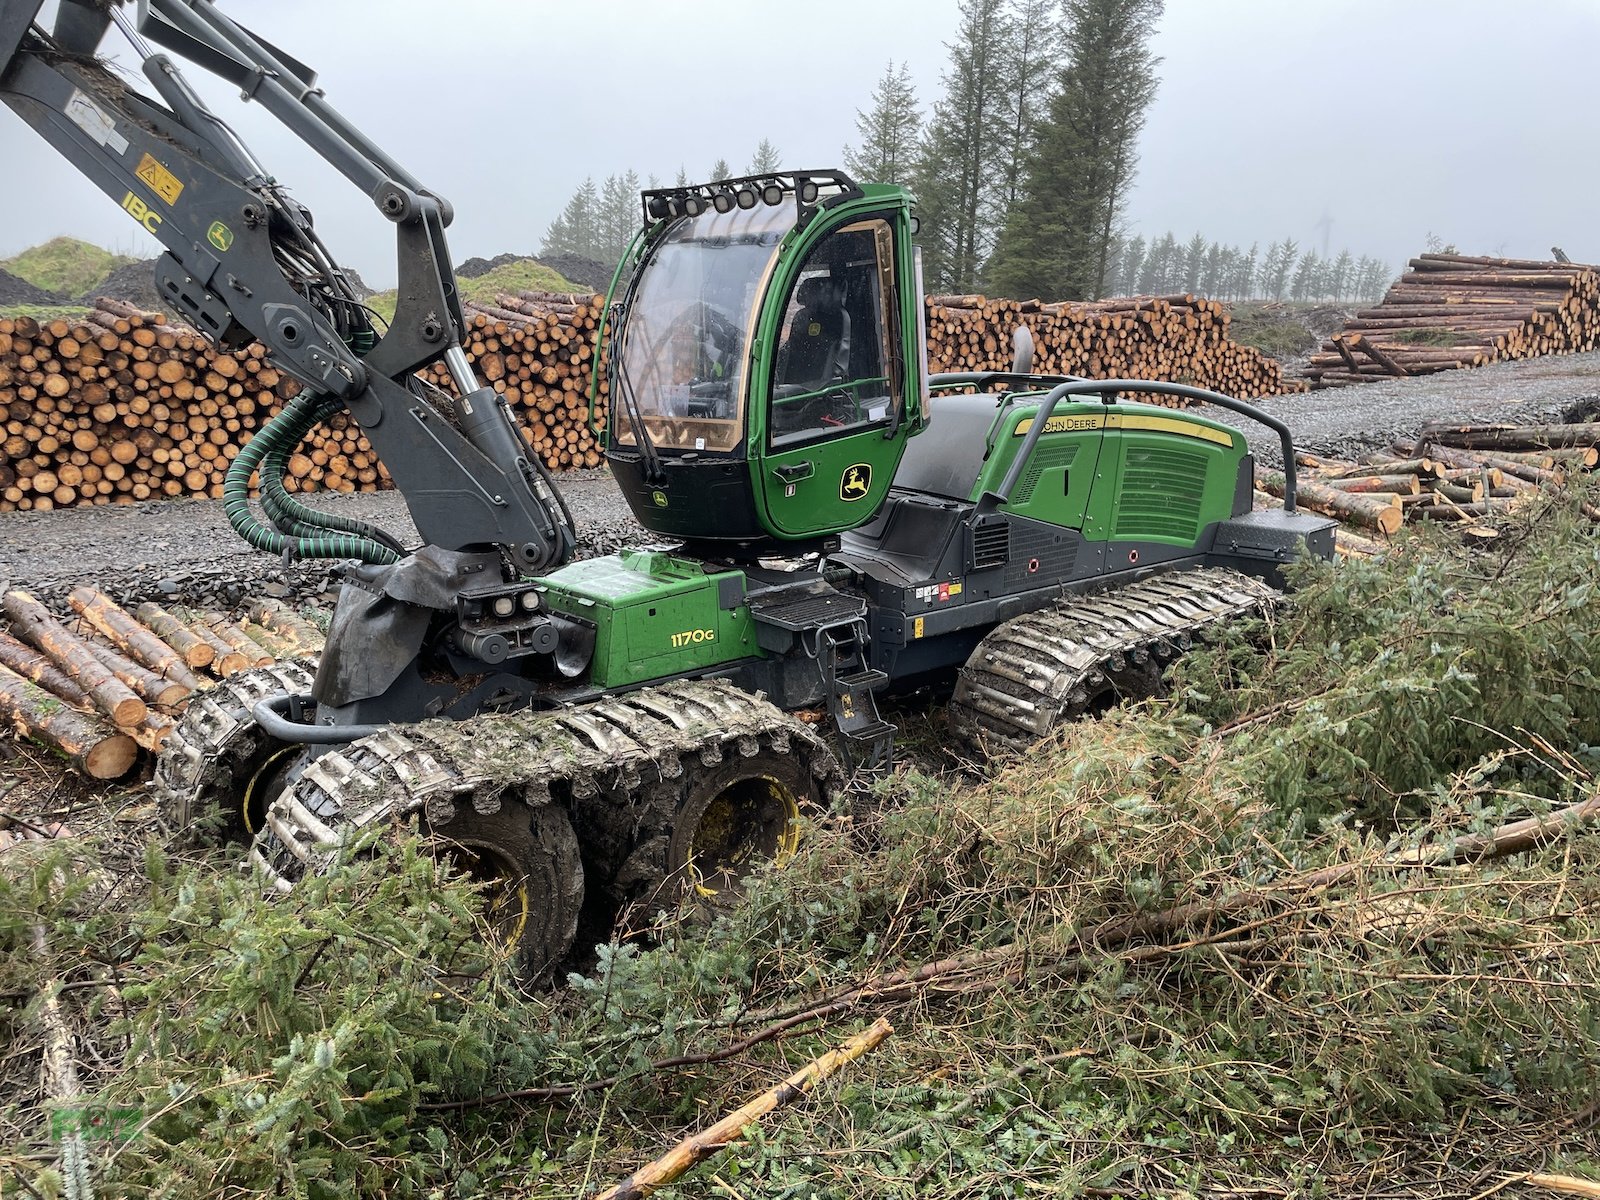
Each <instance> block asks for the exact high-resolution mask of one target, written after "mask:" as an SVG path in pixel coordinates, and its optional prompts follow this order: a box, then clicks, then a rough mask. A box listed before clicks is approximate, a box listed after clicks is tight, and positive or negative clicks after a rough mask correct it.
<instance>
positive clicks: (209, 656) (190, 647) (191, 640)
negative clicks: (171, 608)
mask: <svg viewBox="0 0 1600 1200" xmlns="http://www.w3.org/2000/svg"><path fill="white" fill-rule="evenodd" d="M134 614H135V615H136V616H137V617H138V618H139V620H141V621H143V622H144V623H145V624H146V625H148V626H149V627H150V628H151V629H152V630H154V631H155V634H156V636H157V637H159V638H160V639H161V640H162V641H164V642H166V643H167V645H169V646H171V647H172V648H173V649H174V650H176V651H177V652H178V653H179V654H181V655H183V661H184V662H185V663H187V664H188V665H189V666H191V667H209V666H210V665H211V664H212V662H214V661H215V660H216V657H217V651H216V647H214V646H213V645H212V644H211V643H210V642H208V641H206V640H205V639H204V638H203V637H201V636H200V635H199V634H197V633H195V632H194V630H192V629H190V628H189V627H188V626H187V625H185V624H184V623H183V622H182V621H180V620H178V618H177V617H175V616H173V615H172V614H171V613H169V612H168V611H167V610H166V609H164V608H162V607H161V606H160V605H159V604H153V603H151V602H150V601H148V600H147V601H145V602H144V603H143V604H141V605H139V607H138V608H136V609H135V610H134Z"/></svg>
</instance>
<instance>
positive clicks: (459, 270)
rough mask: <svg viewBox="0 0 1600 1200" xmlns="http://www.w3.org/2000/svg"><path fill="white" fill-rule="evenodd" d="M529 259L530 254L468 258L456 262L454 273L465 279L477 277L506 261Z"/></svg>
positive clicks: (530, 259) (530, 258)
mask: <svg viewBox="0 0 1600 1200" xmlns="http://www.w3.org/2000/svg"><path fill="white" fill-rule="evenodd" d="M531 261H532V256H531V255H527V254H496V255H495V256H494V257H493V258H469V259H467V261H466V262H464V263H457V264H456V274H457V275H460V276H462V277H463V278H465V279H477V278H478V277H480V276H482V275H487V274H488V273H489V272H490V271H492V270H494V269H495V268H496V267H503V266H505V265H506V264H507V263H514V262H531Z"/></svg>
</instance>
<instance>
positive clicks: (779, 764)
mask: <svg viewBox="0 0 1600 1200" xmlns="http://www.w3.org/2000/svg"><path fill="white" fill-rule="evenodd" d="M688 775H689V779H688V784H687V787H686V788H685V791H684V797H683V802H682V804H680V805H679V807H678V811H677V815H676V817H675V818H674V820H673V823H672V835H671V838H670V839H669V841H668V843H667V858H666V883H667V887H668V889H669V891H672V890H675V891H677V893H678V894H679V895H682V896H691V895H692V896H696V897H698V898H699V899H701V900H706V901H715V902H720V901H723V900H726V899H730V898H737V897H738V896H739V895H740V894H741V893H742V891H743V887H742V881H743V879H744V877H745V876H746V875H748V874H749V873H750V872H751V871H752V870H754V869H755V868H757V867H758V866H760V865H762V864H763V863H767V862H771V863H774V864H775V865H777V866H779V867H781V866H783V864H784V863H785V862H787V861H788V860H789V859H790V858H792V857H793V856H794V852H795V849H796V848H797V846H798V844H799V838H800V828H799V820H800V815H801V813H802V812H804V811H805V810H807V809H809V808H814V807H816V806H817V804H818V803H819V799H820V798H819V795H818V790H817V783H816V780H815V778H814V777H813V776H812V773H811V771H810V770H809V769H808V768H807V766H806V763H805V762H804V761H803V760H802V759H801V757H800V756H798V755H795V754H773V753H768V754H765V755H757V756H753V757H750V758H743V757H738V756H730V757H728V758H726V759H724V760H723V761H722V762H721V763H718V764H717V765H715V766H712V767H706V768H702V769H701V770H698V771H690V772H689V773H688Z"/></svg>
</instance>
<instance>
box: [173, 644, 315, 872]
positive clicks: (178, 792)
mask: <svg viewBox="0 0 1600 1200" xmlns="http://www.w3.org/2000/svg"><path fill="white" fill-rule="evenodd" d="M315 669H316V663H315V661H314V660H311V659H285V660H284V661H283V662H279V663H275V664H274V665H272V666H270V667H259V668H256V669H253V670H249V671H241V672H239V673H238V674H236V675H232V676H229V677H228V678H227V679H224V680H222V681H221V682H220V683H218V684H216V686H214V687H212V688H209V689H207V690H206V691H204V692H201V693H199V694H198V695H196V696H195V697H194V698H193V699H191V700H190V701H189V705H188V707H187V708H186V709H185V710H184V714H183V717H182V719H181V720H180V721H179V722H178V725H177V727H176V728H175V729H174V730H173V731H172V734H171V736H170V737H169V738H168V739H167V742H166V745H164V746H163V747H162V750H161V755H160V757H159V758H158V759H157V760H156V773H155V780H154V784H153V786H154V788H155V790H156V793H157V795H158V797H159V799H160V802H161V808H162V811H163V813H164V815H165V816H166V819H167V820H168V822H170V823H171V824H172V826H173V827H174V828H176V829H179V830H182V831H184V832H185V833H186V834H187V835H188V836H189V837H190V838H191V839H192V840H195V841H202V840H211V839H221V840H224V841H241V842H248V841H249V840H250V838H251V837H252V836H253V835H254V834H255V833H257V832H258V831H259V830H260V829H261V824H262V818H263V817H264V816H265V813H266V806H267V803H268V801H270V799H271V797H272V795H273V793H274V792H275V791H276V790H277V784H278V783H279V782H281V780H282V779H283V778H284V775H285V773H286V771H287V770H288V768H289V767H290V766H291V765H292V764H293V762H294V760H295V759H296V758H297V757H298V752H299V751H300V750H301V747H299V746H296V745H292V744H289V743H286V742H280V741H278V740H277V739H275V738H271V737H268V736H267V735H266V733H265V732H264V731H263V730H262V729H261V727H260V726H259V725H257V724H256V719H255V716H254V714H253V712H252V709H253V707H254V706H255V704H256V702H257V701H259V700H261V699H263V698H265V697H267V696H270V695H272V694H273V693H278V692H285V691H290V692H304V691H306V690H308V689H309V688H310V686H311V678H312V674H313V672H314V671H315Z"/></svg>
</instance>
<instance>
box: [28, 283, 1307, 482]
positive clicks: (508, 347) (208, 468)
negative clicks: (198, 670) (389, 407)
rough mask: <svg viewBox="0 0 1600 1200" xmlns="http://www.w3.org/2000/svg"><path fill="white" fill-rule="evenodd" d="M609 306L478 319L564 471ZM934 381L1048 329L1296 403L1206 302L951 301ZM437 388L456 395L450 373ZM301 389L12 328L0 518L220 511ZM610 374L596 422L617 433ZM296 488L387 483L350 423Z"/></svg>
mask: <svg viewBox="0 0 1600 1200" xmlns="http://www.w3.org/2000/svg"><path fill="white" fill-rule="evenodd" d="M602 308H603V302H602V300H601V298H600V297H598V296H593V295H589V294H587V293H583V294H566V293H555V292H518V293H516V294H502V295H499V296H497V297H496V302H495V303H494V304H492V305H472V304H469V305H468V306H467V307H466V310H465V312H466V316H467V326H468V328H467V330H466V334H465V337H464V339H463V341H464V347H465V349H466V352H467V356H468V358H469V359H470V360H471V361H472V363H473V364H474V367H475V369H476V370H477V372H478V375H479V377H480V379H482V380H483V381H484V382H486V383H489V384H492V385H494V386H496V387H498V388H499V389H501V390H502V391H503V392H504V393H505V395H506V397H507V398H508V399H509V400H510V401H511V403H512V404H513V405H514V406H515V407H516V409H517V410H518V411H519V413H520V415H521V417H522V420H523V425H524V429H525V432H526V433H527V435H528V437H529V440H530V442H531V444H532V446H533V449H534V450H535V452H536V453H538V454H539V456H540V457H541V458H542V459H543V460H544V462H545V464H546V465H547V466H549V467H550V468H551V469H552V470H555V471H561V470H569V469H574V468H580V467H594V466H599V465H600V463H601V461H602V456H601V448H600V446H599V444H598V442H597V439H596V437H595V434H594V433H593V432H592V431H591V430H590V428H589V422H588V408H589V386H590V380H591V379H592V378H593V377H594V373H595V347H594V342H595V333H596V330H597V328H598V326H599V323H600V317H601V313H602ZM928 316H929V321H928V342H929V359H930V364H931V366H932V368H933V369H934V370H936V371H964V370H1005V369H1008V368H1009V367H1010V365H1011V353H1012V351H1011V345H1012V341H1011V338H1012V333H1013V331H1014V330H1015V329H1016V327H1017V326H1018V325H1019V324H1024V323H1025V324H1027V325H1028V326H1029V327H1030V328H1031V329H1032V331H1033V334H1034V340H1035V343H1036V345H1037V355H1036V357H1035V360H1034V369H1035V370H1036V371H1039V372H1043V373H1048V374H1073V375H1087V376H1091V377H1099V378H1110V377H1113V376H1123V377H1129V378H1136V379H1166V380H1174V381H1177V382H1182V383H1191V384H1196V385H1198V386H1200V387H1209V388H1214V389H1216V390H1218V391H1221V392H1226V393H1229V394H1231V395H1235V396H1239V397H1242V398H1246V399H1248V398H1253V397H1257V396H1262V395H1271V394H1274V393H1277V392H1279V391H1282V390H1285V389H1286V388H1287V389H1288V390H1295V389H1296V388H1298V387H1299V386H1302V385H1299V384H1297V383H1293V382H1291V383H1287V384H1286V383H1285V381H1284V380H1283V378H1282V375H1281V372H1280V371H1279V369H1278V365H1277V364H1276V363H1275V362H1273V361H1272V360H1271V359H1269V358H1266V357H1265V356H1264V355H1262V354H1260V353H1259V352H1258V351H1256V350H1253V349H1251V348H1249V347H1246V346H1240V345H1236V344H1234V343H1233V342H1231V341H1229V339H1228V320H1229V317H1228V313H1227V311H1226V309H1225V308H1224V306H1223V305H1221V304H1219V303H1217V302H1216V301H1211V300H1203V299H1198V298H1196V297H1193V296H1146V297H1134V298H1132V299H1126V300H1104V301H1098V302H1095V303H1093V304H1041V303H1039V302H1038V301H1022V302H1019V301H1012V300H988V299H985V298H984V297H981V296H936V297H933V298H931V299H930V301H929V306H928ZM425 377H426V378H428V379H429V380H430V381H431V382H433V383H435V384H437V385H439V386H441V387H444V386H447V383H448V381H447V377H446V374H445V372H444V371H443V369H442V368H440V367H433V368H430V369H429V370H428V371H427V372H426V373H425ZM296 390H297V385H296V384H295V382H294V381H293V380H292V379H290V378H289V377H288V376H287V375H285V374H283V373H282V372H281V371H279V370H277V369H276V368H275V367H273V366H271V365H270V363H269V362H268V360H267V357H266V353H265V351H264V350H263V348H262V347H261V346H260V345H253V346H250V347H248V348H247V349H245V350H242V351H239V352H238V353H222V352H219V351H217V350H215V349H214V348H213V347H212V346H211V345H210V344H209V343H207V342H206V341H205V339H204V338H202V337H201V336H200V335H199V334H197V333H195V332H194V331H193V330H189V329H185V328H180V327H178V326H174V325H169V324H167V323H165V321H164V319H163V318H162V316H161V315H160V314H156V313H143V312H140V311H139V310H138V309H135V308H131V307H129V306H127V305H125V304H121V303H119V302H116V301H112V300H100V301H97V302H96V306H95V308H94V310H93V311H92V312H90V314H89V315H88V316H87V317H86V318H84V319H83V320H82V321H79V322H68V321H64V320H54V321H48V322H44V323H40V322H38V321H35V320H33V319H32V318H29V317H11V318H0V512H3V511H8V510H12V509H33V510H36V511H37V510H45V509H51V508H58V507H64V506H71V505H79V504H125V503H133V502H134V501H138V500H147V499H162V498H170V497H178V496H199V497H210V498H213V499H215V498H218V497H220V496H221V495H222V480H223V476H224V475H225V474H226V473H227V469H228V465H229V464H230V463H231V462H232V461H233V460H234V458H235V457H237V456H238V453H239V451H240V449H241V448H242V447H243V446H244V445H245V444H246V443H247V442H248V441H249V440H250V438H251V437H253V436H254V435H255V433H256V431H257V430H259V429H260V428H261V426H262V425H263V424H265V423H266V421H267V420H268V419H269V418H271V417H272V416H273V415H274V414H275V413H277V411H278V410H279V409H280V408H281V407H282V405H283V403H284V401H286V400H288V399H289V398H291V397H292V396H293V395H294V394H295V392H296ZM607 391H608V389H607V386H606V383H605V378H604V373H603V371H602V372H601V382H600V387H599V397H598V404H597V406H596V425H597V427H598V428H600V429H603V428H604V423H605V419H606V412H607V400H608V396H607ZM285 483H286V486H287V487H288V489H289V490H290V491H295V492H308V491H318V490H322V491H339V492H350V491H372V490H376V489H379V488H384V487H387V486H389V479H388V474H387V472H386V471H385V470H384V467H383V465H382V464H381V463H380V462H379V461H378V458H377V455H376V454H375V453H374V452H373V450H372V447H371V446H370V445H369V444H368V443H367V440H366V438H365V436H364V435H363V434H362V433H361V431H360V429H359V428H357V427H356V426H355V424H354V423H353V422H352V421H351V420H350V419H349V418H348V417H347V416H339V417H336V418H334V419H333V420H332V421H330V422H328V423H327V424H325V425H323V426H322V427H320V428H319V429H317V430H316V431H315V432H314V433H313V434H312V435H311V436H310V437H309V438H307V440H306V441H305V442H304V443H303V444H302V445H301V446H300V448H299V450H298V452H297V453H295V454H294V455H293V456H291V458H290V459H289V475H288V478H287V479H286V480H285Z"/></svg>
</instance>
